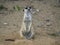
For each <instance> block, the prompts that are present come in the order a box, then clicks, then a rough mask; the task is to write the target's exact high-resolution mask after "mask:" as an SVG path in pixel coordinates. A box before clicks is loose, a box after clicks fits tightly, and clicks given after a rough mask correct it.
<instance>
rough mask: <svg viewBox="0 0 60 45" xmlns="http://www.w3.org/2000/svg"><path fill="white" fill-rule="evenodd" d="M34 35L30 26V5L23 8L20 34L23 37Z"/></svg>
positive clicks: (27, 37) (28, 37)
mask: <svg viewBox="0 0 60 45" xmlns="http://www.w3.org/2000/svg"><path fill="white" fill-rule="evenodd" d="M33 35H34V31H33V27H32V16H31V7H26V8H25V9H24V17H23V23H22V27H21V29H20V36H21V37H22V38H25V39H31V38H32V37H33Z"/></svg>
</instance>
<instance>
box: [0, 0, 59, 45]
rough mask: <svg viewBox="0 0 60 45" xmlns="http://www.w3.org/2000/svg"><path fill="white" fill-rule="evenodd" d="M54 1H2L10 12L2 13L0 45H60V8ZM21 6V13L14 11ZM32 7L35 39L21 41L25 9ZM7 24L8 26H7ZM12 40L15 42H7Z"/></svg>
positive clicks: (0, 19)
mask: <svg viewBox="0 0 60 45" xmlns="http://www.w3.org/2000/svg"><path fill="white" fill-rule="evenodd" d="M54 3H55V2H54V1H52V2H51V1H50V0H49V1H48V0H35V1H34V0H30V1H25V0H21V1H7V0H6V1H3V0H2V1H0V4H3V5H4V6H5V7H7V8H8V10H3V11H0V45H60V7H56V6H54V5H55V4H54ZM15 5H19V6H20V7H21V9H20V11H15V10H13V6H15ZM27 5H29V6H32V9H33V10H32V17H33V18H32V20H33V22H32V23H33V25H32V26H33V28H34V31H35V35H34V39H31V40H25V39H21V37H20V35H19V31H20V28H21V24H22V19H23V8H24V7H25V6H27ZM6 23H7V24H6ZM6 39H12V40H14V41H5V40H6Z"/></svg>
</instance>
